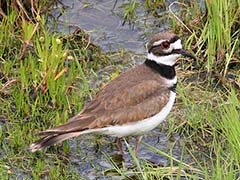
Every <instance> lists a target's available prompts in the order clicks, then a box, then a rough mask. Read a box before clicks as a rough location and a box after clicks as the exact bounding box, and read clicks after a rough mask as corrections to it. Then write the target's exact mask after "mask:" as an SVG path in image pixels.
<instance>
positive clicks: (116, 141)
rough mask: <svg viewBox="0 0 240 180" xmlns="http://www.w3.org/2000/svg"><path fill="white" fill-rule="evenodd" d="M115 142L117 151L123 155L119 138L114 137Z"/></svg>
mask: <svg viewBox="0 0 240 180" xmlns="http://www.w3.org/2000/svg"><path fill="white" fill-rule="evenodd" d="M115 143H116V147H117V149H118V151H119V152H120V153H121V154H122V155H123V150H122V142H121V138H116V140H115Z"/></svg>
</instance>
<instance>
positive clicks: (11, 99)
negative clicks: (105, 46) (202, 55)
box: [0, 8, 108, 179]
mask: <svg viewBox="0 0 240 180" xmlns="http://www.w3.org/2000/svg"><path fill="white" fill-rule="evenodd" d="M20 14H21V13H19V12H17V11H16V10H15V9H14V8H13V9H11V10H9V11H8V14H6V15H5V16H4V17H2V19H1V24H0V28H1V31H0V41H1V44H0V123H1V124H0V177H1V179H24V178H25V179H29V177H31V178H33V179H44V178H47V179H79V178H80V177H79V173H78V172H75V171H74V170H73V169H71V168H70V164H69V163H68V161H69V160H68V158H65V156H66V155H67V154H68V152H69V147H68V146H66V144H65V145H63V151H62V152H61V153H60V154H59V155H53V154H46V155H45V154H44V153H39V154H37V153H36V154H32V153H30V152H29V151H28V147H29V145H30V144H31V143H32V142H34V141H35V140H37V139H36V138H37V136H35V135H36V134H37V132H39V131H40V130H43V129H46V128H47V127H53V126H56V125H59V124H62V123H64V122H65V121H66V120H67V119H68V118H69V116H72V114H76V112H79V111H80V110H81V109H82V107H83V103H84V100H85V99H88V98H89V95H90V94H92V91H91V90H90V89H89V82H88V79H87V78H86V75H88V76H89V75H91V74H92V71H95V70H96V69H97V68H98V66H99V65H103V64H106V63H107V62H108V58H107V56H103V55H102V54H101V50H100V48H99V47H97V46H95V45H94V44H92V43H91V42H90V41H89V38H88V35H87V34H85V33H84V32H83V31H81V30H80V29H78V30H76V31H75V32H74V33H73V34H71V35H63V34H58V33H53V32H50V31H49V29H48V28H47V26H46V16H44V15H37V16H36V18H32V19H31V20H29V19H26V18H24V17H23V16H21V15H20ZM93 60H94V61H93ZM55 150H57V149H56V148H55ZM46 157H47V158H46Z"/></svg>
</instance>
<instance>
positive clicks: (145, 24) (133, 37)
mask: <svg viewBox="0 0 240 180" xmlns="http://www.w3.org/2000/svg"><path fill="white" fill-rule="evenodd" d="M125 2H126V1H121V2H119V1H117V4H116V5H115V7H114V3H115V1H109V0H99V1H93V0H90V1H77V0H74V1H72V2H69V1H68V0H63V1H62V4H58V5H57V8H56V10H55V11H54V13H53V15H54V16H55V17H57V16H59V17H58V18H57V20H58V23H57V26H56V29H57V31H63V32H65V33H71V32H73V31H74V30H75V29H76V27H80V28H81V29H84V30H86V31H87V32H88V33H89V34H90V35H91V38H92V41H93V42H94V43H95V44H97V45H99V46H100V47H101V48H102V50H103V52H109V51H111V52H116V51H118V50H122V49H124V50H128V51H131V52H133V53H135V54H145V51H146V50H145V44H146V42H147V41H148V40H149V38H150V37H151V36H152V34H155V33H156V32H159V31H163V30H166V29H169V27H170V25H169V24H168V23H167V22H165V23H164V22H162V21H161V20H159V19H156V18H154V17H153V16H151V15H149V16H148V17H146V13H145V12H144V10H143V9H141V8H140V9H139V10H138V11H137V15H138V18H137V20H136V21H135V24H134V28H133V27H132V26H129V25H128V23H127V22H126V23H125V25H124V26H122V23H123V19H122V18H121V16H119V14H121V12H122V11H121V9H120V7H121V6H122V5H123V3H125ZM170 3H171V1H168V2H167V5H168V4H170ZM60 7H64V8H65V10H64V11H65V12H64V14H63V15H60V10H59V9H60ZM159 13H161V9H160V10H159ZM50 24H51V22H50ZM69 25H73V26H69ZM143 60H144V58H143V59H142V61H143ZM129 62H130V63H132V62H131V60H129ZM161 127H166V123H164V124H163V125H161ZM142 141H143V142H147V143H148V144H150V145H152V146H154V147H156V148H157V149H159V150H161V151H163V152H166V153H168V154H169V151H170V150H171V148H172V146H173V149H172V154H173V156H174V157H175V158H176V159H180V158H181V155H182V143H183V142H182V140H181V138H180V137H179V136H178V135H176V136H175V137H173V138H172V140H170V139H169V137H167V133H166V131H164V130H161V129H160V128H156V129H155V130H153V131H151V132H149V133H148V134H147V135H145V136H144V138H143V140H142ZM68 142H69V145H70V148H71V153H70V157H69V158H70V162H71V166H72V167H73V168H74V169H76V170H77V171H78V172H79V174H80V176H81V177H85V178H87V179H114V176H112V175H109V176H108V175H107V176H104V172H105V171H107V170H110V171H111V170H113V166H112V164H111V163H110V161H109V160H108V158H106V155H107V156H109V157H112V158H113V159H114V158H116V157H119V156H117V154H118V152H117V151H116V148H115V146H114V143H113V142H114V138H111V137H101V136H97V137H96V136H94V135H87V136H81V137H79V138H78V141H76V139H75V140H69V141H68ZM123 144H124V142H123ZM133 144H134V141H133V140H132V138H131V140H130V145H131V147H132V146H133ZM173 144H174V145H173ZM124 148H125V154H124V157H123V158H124V165H125V166H126V167H128V168H131V167H132V166H133V164H134V162H133V160H132V158H131V156H130V154H129V153H128V151H127V149H126V146H124ZM138 159H146V160H148V161H150V162H152V163H153V164H155V165H159V166H167V165H169V163H170V162H169V160H168V159H167V158H165V157H163V156H161V155H157V154H156V153H154V152H151V151H150V150H149V149H147V148H146V147H144V145H143V144H141V145H140V147H139V151H138ZM183 161H184V162H186V163H188V162H190V161H191V160H190V158H189V156H187V155H185V156H184V157H183ZM116 163H117V164H121V163H122V162H121V160H117V161H116ZM115 178H116V179H119V176H115Z"/></svg>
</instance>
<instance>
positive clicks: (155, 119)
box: [98, 91, 176, 137]
mask: <svg viewBox="0 0 240 180" xmlns="http://www.w3.org/2000/svg"><path fill="white" fill-rule="evenodd" d="M175 97H176V93H174V92H172V91H171V92H170V97H169V101H168V103H167V104H166V106H165V107H164V108H163V109H162V110H161V111H160V112H159V113H157V114H156V115H154V116H152V117H150V118H147V119H144V120H141V121H138V122H134V123H129V124H127V125H117V126H109V127H106V128H102V129H101V130H100V131H98V132H100V133H102V134H106V135H110V136H116V137H124V136H128V135H141V134H144V133H146V132H148V131H151V130H152V129H154V128H155V127H157V126H158V125H159V124H160V123H161V122H162V121H163V120H165V118H166V117H167V115H168V114H169V112H170V110H171V109H172V106H173V104H174V101H175Z"/></svg>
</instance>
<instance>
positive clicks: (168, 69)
mask: <svg viewBox="0 0 240 180" xmlns="http://www.w3.org/2000/svg"><path fill="white" fill-rule="evenodd" d="M144 63H145V64H146V65H147V66H148V67H150V68H151V69H153V70H154V71H157V72H158V73H159V74H160V75H161V76H163V77H165V78H167V79H173V78H174V77H175V76H176V71H175V68H174V66H168V65H164V64H158V63H156V62H155V61H152V60H149V59H146V61H145V62H144Z"/></svg>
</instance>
